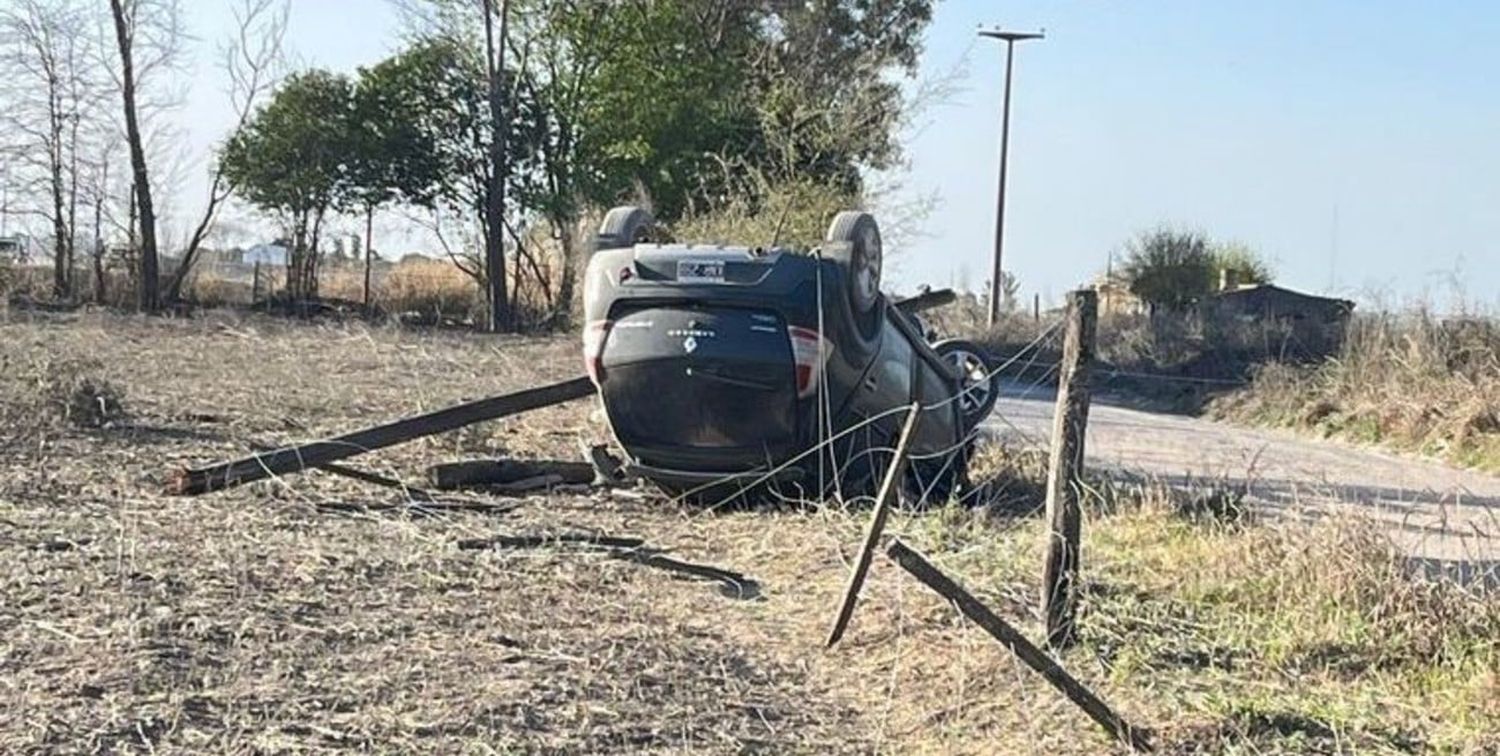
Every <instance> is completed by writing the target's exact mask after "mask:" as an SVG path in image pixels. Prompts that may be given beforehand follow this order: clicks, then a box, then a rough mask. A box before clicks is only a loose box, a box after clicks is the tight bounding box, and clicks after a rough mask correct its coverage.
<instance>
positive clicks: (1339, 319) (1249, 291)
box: [1203, 284, 1354, 326]
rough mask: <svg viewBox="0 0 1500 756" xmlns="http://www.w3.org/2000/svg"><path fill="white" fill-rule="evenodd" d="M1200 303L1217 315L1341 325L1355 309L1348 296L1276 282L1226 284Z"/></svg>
mask: <svg viewBox="0 0 1500 756" xmlns="http://www.w3.org/2000/svg"><path fill="white" fill-rule="evenodd" d="M1203 305H1204V307H1205V308H1207V309H1209V310H1212V311H1213V312H1214V313H1216V314H1218V315H1223V316H1228V317H1235V318H1238V319H1241V320H1256V321H1273V320H1274V321H1283V322H1290V323H1307V324H1318V325H1330V326H1342V325H1343V324H1344V322H1345V321H1347V320H1348V319H1349V315H1350V313H1352V312H1354V303H1353V302H1350V301H1349V300H1347V299H1337V298H1334V297H1320V296H1318V295H1316V294H1304V293H1302V292H1300V291H1293V290H1291V289H1287V288H1283V287H1281V286H1277V285H1275V284H1255V285H1250V286H1234V287H1233V288H1227V287H1226V288H1224V289H1221V290H1220V291H1216V292H1214V293H1212V294H1210V295H1208V297H1207V298H1206V299H1205V300H1204V302H1203Z"/></svg>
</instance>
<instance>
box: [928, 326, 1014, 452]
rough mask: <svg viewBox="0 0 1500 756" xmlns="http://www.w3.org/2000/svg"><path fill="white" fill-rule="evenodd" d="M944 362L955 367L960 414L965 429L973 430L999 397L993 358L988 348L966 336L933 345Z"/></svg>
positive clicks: (997, 378) (933, 348) (991, 409)
mask: <svg viewBox="0 0 1500 756" xmlns="http://www.w3.org/2000/svg"><path fill="white" fill-rule="evenodd" d="M932 350H933V351H934V352H937V355H938V357H941V358H942V360H943V362H946V363H947V364H948V365H950V366H952V367H953V368H955V369H956V370H957V372H958V374H959V391H960V393H959V395H958V397H957V398H956V399H955V401H957V402H958V406H959V412H960V413H961V414H962V416H963V421H964V428H965V429H968V430H972V429H973V428H975V427H976V426H978V425H979V424H980V423H981V422H983V421H984V419H985V418H987V417H989V416H990V412H992V411H993V410H994V409H995V402H997V401H999V400H1000V381H999V376H997V375H995V361H994V359H993V358H991V357H990V353H989V350H987V349H985V348H984V347H982V346H979V345H978V344H975V343H974V342H972V341H967V340H965V339H947V340H945V341H939V342H938V343H936V344H933V345H932Z"/></svg>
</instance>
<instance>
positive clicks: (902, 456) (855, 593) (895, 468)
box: [828, 404, 922, 648]
mask: <svg viewBox="0 0 1500 756" xmlns="http://www.w3.org/2000/svg"><path fill="white" fill-rule="evenodd" d="M921 414H922V405H920V404H912V405H911V409H909V410H907V411H906V424H905V425H904V426H903V427H902V428H901V440H900V441H898V442H896V455H895V457H894V458H892V459H891V464H890V467H887V468H886V469H885V481H883V482H882V483H881V484H880V495H879V496H878V497H876V499H875V511H874V512H873V513H871V515H870V527H869V529H868V530H866V531H865V541H864V544H863V545H862V546H861V547H860V549H859V558H858V559H856V560H855V562H854V572H852V573H850V575H849V585H848V586H847V587H845V588H844V600H843V601H842V602H840V603H839V613H838V614H836V615H834V619H833V626H832V628H830V629H829V631H828V647H829V648H832V647H833V644H835V643H838V642H839V638H842V637H844V631H845V630H846V629H848V627H849V620H850V619H852V618H853V617H854V604H855V603H856V602H858V601H859V590H860V588H863V587H864V584H865V575H866V574H867V573H868V572H869V571H870V560H871V559H873V558H874V557H875V546H876V545H877V544H878V543H879V542H880V534H881V533H883V532H885V521H886V518H888V517H889V516H890V512H891V503H892V502H894V501H895V500H896V493H897V491H899V490H900V489H901V477H902V473H904V472H905V471H906V451H907V449H908V448H909V447H910V446H911V436H912V431H913V430H915V429H916V427H917V417H918V416H919V415H921Z"/></svg>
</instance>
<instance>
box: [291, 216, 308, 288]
mask: <svg viewBox="0 0 1500 756" xmlns="http://www.w3.org/2000/svg"><path fill="white" fill-rule="evenodd" d="M306 256H307V213H306V211H302V210H299V211H297V212H296V213H295V214H294V215H293V216H292V248H291V249H289V250H287V253H286V296H287V299H289V300H291V301H294V302H295V301H298V300H300V299H302V298H303V296H304V294H303V291H302V268H303V263H302V259H303V258H304V257H306Z"/></svg>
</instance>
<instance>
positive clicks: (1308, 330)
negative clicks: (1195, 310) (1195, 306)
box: [1199, 276, 1354, 359]
mask: <svg viewBox="0 0 1500 756" xmlns="http://www.w3.org/2000/svg"><path fill="white" fill-rule="evenodd" d="M1199 308H1200V312H1202V313H1203V314H1205V315H1208V316H1211V317H1216V318H1218V319H1220V320H1229V321H1234V322H1238V323H1242V324H1245V325H1247V326H1250V328H1249V329H1240V333H1239V335H1240V336H1241V337H1246V336H1249V337H1251V338H1250V340H1251V341H1256V340H1259V341H1262V342H1264V343H1265V344H1266V345H1267V346H1274V347H1275V349H1276V351H1277V352H1278V353H1279V354H1280V355H1281V356H1282V357H1283V358H1293V359H1321V358H1323V357H1327V356H1329V355H1332V354H1335V353H1337V352H1338V349H1339V346H1340V345H1341V344H1342V343H1343V341H1344V332H1345V328H1346V326H1348V324H1349V316H1350V315H1351V314H1352V313H1353V312H1354V303H1353V302H1351V301H1349V300H1347V299H1338V298H1336V297H1321V296H1318V295H1316V294H1304V293H1303V292H1300V291H1293V290H1291V289H1288V288H1285V287H1281V286H1276V285H1274V284H1251V285H1247V286H1240V285H1238V282H1237V281H1235V280H1234V278H1233V277H1232V276H1226V277H1225V278H1224V279H1222V280H1221V282H1220V289H1219V291H1216V292H1214V293H1212V294H1210V295H1208V296H1207V297H1205V298H1204V299H1203V301H1202V302H1200V303H1199Z"/></svg>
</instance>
